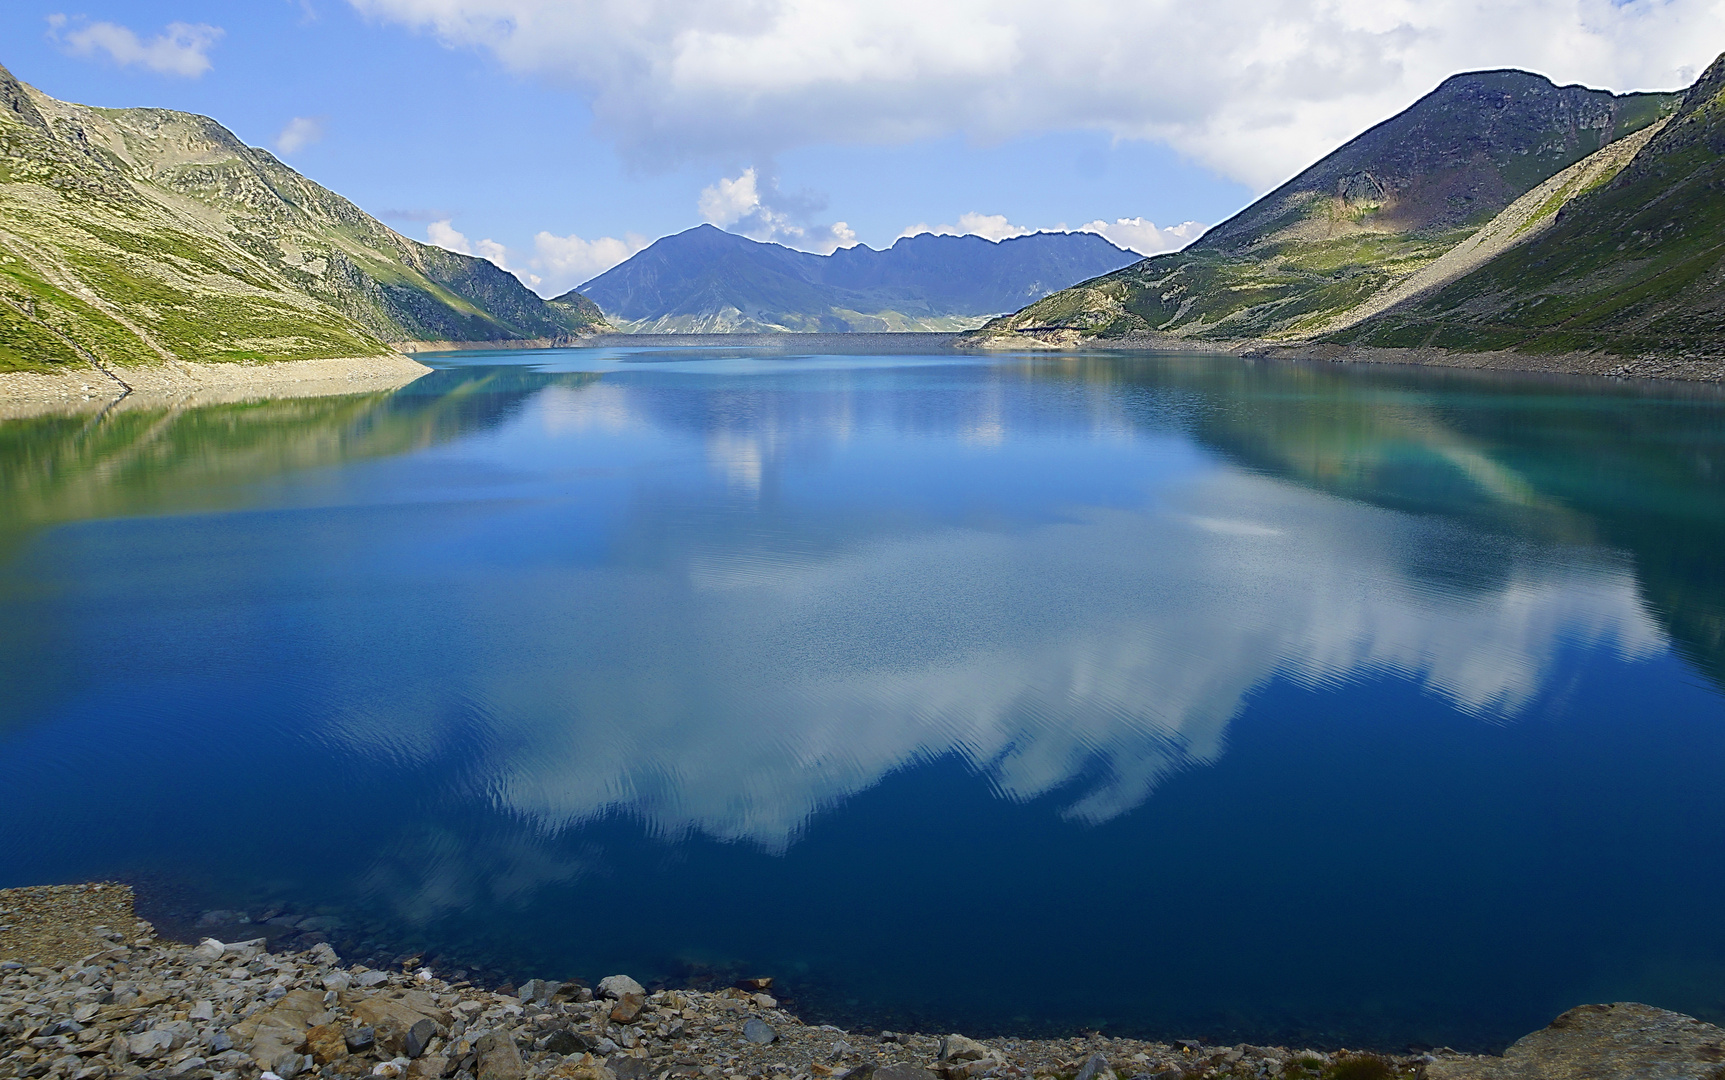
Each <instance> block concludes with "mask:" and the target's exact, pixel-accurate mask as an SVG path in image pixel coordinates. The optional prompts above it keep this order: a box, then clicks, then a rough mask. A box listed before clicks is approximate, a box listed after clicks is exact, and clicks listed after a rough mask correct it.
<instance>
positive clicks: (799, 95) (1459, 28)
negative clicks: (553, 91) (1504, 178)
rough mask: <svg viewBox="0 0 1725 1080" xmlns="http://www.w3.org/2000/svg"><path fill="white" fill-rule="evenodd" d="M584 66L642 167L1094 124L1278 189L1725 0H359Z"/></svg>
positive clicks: (1669, 81)
mask: <svg viewBox="0 0 1725 1080" xmlns="http://www.w3.org/2000/svg"><path fill="white" fill-rule="evenodd" d="M351 2H352V3H353V4H354V5H355V6H356V7H357V8H359V9H360V10H361V11H362V12H364V13H366V14H368V15H370V16H372V17H375V18H378V19H382V20H387V21H394V22H397V23H400V24H403V25H407V26H411V27H415V28H419V29H423V30H427V31H430V32H432V33H434V34H435V35H437V36H438V37H440V38H441V39H442V40H443V41H444V42H445V43H447V44H449V45H451V46H457V47H469V48H477V49H481V50H484V51H486V52H488V53H490V54H492V55H493V56H495V57H496V58H497V59H498V60H499V61H500V62H501V63H502V64H503V65H504V66H505V67H506V68H507V69H509V70H511V71H513V72H516V73H520V74H526V75H537V76H542V77H544V78H546V79H548V80H552V81H556V82H560V83H563V84H566V85H573V86H574V87H576V88H578V89H579V90H581V91H582V92H583V94H584V96H586V97H587V98H588V99H589V100H590V101H591V103H592V109H593V114H594V116H595V118H596V120H597V122H598V125H599V127H600V129H601V131H603V132H605V133H607V134H608V135H609V136H610V137H611V138H612V139H614V140H615V141H616V143H617V145H618V147H619V148H620V149H621V151H622V152H623V153H624V154H625V156H627V157H628V158H629V159H630V160H631V161H632V162H634V163H636V164H649V165H650V164H668V163H674V162H680V161H684V160H689V159H693V158H699V157H701V156H703V155H716V156H725V157H732V158H735V157H737V156H739V155H740V156H743V157H744V158H745V159H752V160H757V161H759V160H763V159H765V158H767V157H770V156H771V155H773V154H775V153H778V152H780V151H784V150H787V149H790V148H793V147H796V146H801V145H807V144H814V143H831V142H848V143H859V142H861V143H869V142H874V143H900V142H905V141H909V140H914V139H920V138H931V137H937V136H943V135H951V134H954V133H961V134H964V135H966V136H969V137H971V138H973V139H980V140H997V139H1006V138H1012V137H1015V136H1018V135H1022V134H1026V133H1031V132H1038V131H1049V130H1070V129H1083V130H1095V131H1102V132H1106V133H1109V134H1111V135H1113V136H1115V137H1117V138H1126V139H1151V140H1160V141H1164V142H1167V143H1169V144H1171V145H1172V146H1174V147H1176V148H1177V149H1179V150H1181V151H1182V152H1184V153H1186V154H1189V155H1190V156H1192V157H1193V158H1194V159H1196V160H1197V161H1199V162H1201V163H1203V164H1205V165H1208V166H1210V167H1212V168H1214V169H1217V170H1219V171H1220V172H1222V173H1224V174H1226V175H1228V176H1230V177H1233V178H1236V179H1238V180H1241V181H1243V182H1245V183H1247V184H1250V185H1252V186H1254V187H1257V188H1259V189H1263V188H1266V187H1269V186H1271V185H1273V184H1275V183H1277V182H1279V181H1281V180H1282V179H1284V178H1286V177H1287V176H1289V175H1291V174H1292V173H1293V172H1295V171H1297V170H1298V169H1299V168H1301V167H1303V166H1304V165H1306V164H1308V163H1310V162H1311V161H1312V160H1314V159H1315V158H1317V157H1318V156H1320V155H1321V154H1322V153H1324V152H1325V151H1327V150H1328V149H1329V148H1330V147H1332V146H1334V145H1335V144H1337V143H1339V142H1341V141H1342V140H1344V139H1347V138H1349V137H1351V136H1353V135H1355V134H1357V133H1358V132H1359V131H1361V130H1363V129H1364V128H1366V127H1368V126H1369V125H1371V124H1373V123H1375V122H1377V121H1378V120H1381V119H1383V118H1384V117H1386V116H1388V115H1390V114H1392V113H1394V112H1396V111H1397V110H1399V109H1401V108H1403V107H1405V106H1406V105H1407V104H1408V103H1409V102H1411V101H1412V100H1413V99H1415V98H1416V97H1418V96H1419V95H1421V94H1423V93H1425V92H1427V91H1428V90H1430V89H1431V88H1432V87H1433V86H1435V85H1436V84H1437V83H1438V82H1440V81H1441V80H1442V79H1443V78H1444V77H1446V76H1448V75H1450V74H1452V73H1454V72H1456V71H1463V70H1469V69H1478V68H1490V67H1521V68H1527V69H1531V70H1535V71H1541V72H1544V73H1546V74H1548V75H1550V76H1551V77H1552V78H1554V79H1556V80H1558V81H1559V82H1584V83H1588V84H1590V85H1594V86H1606V87H1612V88H1614V89H1619V90H1627V89H1632V88H1646V89H1654V88H1667V87H1673V86H1677V85H1680V84H1682V83H1683V82H1685V81H1686V80H1688V79H1690V78H1692V77H1693V76H1694V74H1695V73H1696V72H1697V71H1698V70H1700V69H1701V68H1702V67H1704V66H1705V65H1706V64H1708V63H1709V62H1710V61H1711V60H1712V59H1713V55H1714V53H1715V51H1716V50H1717V49H1718V48H1719V47H1720V45H1721V43H1725V6H1721V5H1719V4H1717V3H1715V2H1714V0H1629V2H1615V0H1510V2H1506V3H1495V4H1494V3H1482V2H1480V0H1381V2H1375V3H1365V2H1362V0H1215V2H1213V3H1207V4H1199V5H1191V4H1168V3H1142V2H1135V0H1072V2H1070V3H1065V4H1049V3H1046V2H1044V0H951V2H948V3H942V4H929V3H926V2H923V0H775V2H774V3H771V4H767V3H760V2H757V0H718V2H713V0H635V2H632V3H628V4H622V3H617V2H615V0H351Z"/></svg>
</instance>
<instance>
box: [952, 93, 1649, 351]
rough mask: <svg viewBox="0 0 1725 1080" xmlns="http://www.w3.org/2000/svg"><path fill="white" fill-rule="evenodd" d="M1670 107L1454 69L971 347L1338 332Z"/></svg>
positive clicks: (1515, 231)
mask: <svg viewBox="0 0 1725 1080" xmlns="http://www.w3.org/2000/svg"><path fill="white" fill-rule="evenodd" d="M1679 100H1680V95H1677V94H1645V93H1638V94H1613V93H1610V92H1608V91H1604V90H1591V89H1587V88H1585V87H1580V86H1555V85H1553V84H1552V83H1551V82H1550V81H1549V80H1547V79H1545V78H1544V77H1542V76H1539V75H1534V74H1531V73H1528V72H1524V71H1484V72H1474V73H1470V74H1464V75H1457V76H1454V77H1452V78H1450V79H1448V80H1446V81H1445V82H1444V83H1443V84H1442V85H1441V86H1439V87H1438V88H1437V89H1436V90H1434V91H1432V92H1431V93H1430V94H1428V95H1427V96H1426V97H1424V98H1422V99H1420V100H1419V101H1418V102H1415V103H1414V104H1413V105H1412V106H1411V107H1409V108H1408V109H1407V110H1406V111H1404V112H1402V113H1401V114H1399V115H1397V116H1394V117H1392V118H1390V119H1388V120H1386V121H1384V122H1383V123H1381V124H1379V125H1377V126H1376V127H1374V128H1372V129H1371V130H1369V131H1366V132H1364V133H1363V134H1361V135H1360V136H1358V137H1357V138H1355V139H1353V140H1350V141H1349V142H1348V143H1346V144H1345V145H1343V146H1342V147H1340V148H1339V149H1337V150H1336V151H1334V152H1333V153H1331V154H1329V155H1328V156H1326V157H1325V158H1323V159H1322V160H1321V161H1319V162H1317V163H1316V164H1314V165H1312V166H1311V167H1310V168H1308V169H1306V170H1305V171H1303V172H1301V173H1300V174H1299V175H1298V176H1296V177H1294V178H1293V179H1292V180H1290V181H1288V182H1287V183H1286V184H1284V185H1282V186H1281V187H1279V188H1277V189H1276V190H1275V191H1272V192H1270V193H1269V194H1268V195H1265V196H1264V197H1263V198H1262V199H1259V200H1258V201H1256V202H1254V203H1253V204H1252V205H1250V206H1248V207H1247V208H1246V209H1244V210H1242V211H1241V212H1240V213H1239V214H1237V215H1235V216H1234V217H1233V218H1231V219H1229V220H1228V221H1226V222H1223V223H1222V224H1221V225H1218V226H1217V227H1216V228H1214V229H1212V230H1210V231H1209V232H1208V233H1206V234H1205V235H1204V236H1203V237H1202V238H1200V239H1199V240H1198V241H1196V242H1195V243H1193V244H1192V245H1191V246H1190V247H1188V248H1186V249H1185V250H1183V251H1180V252H1177V253H1173V254H1168V255H1159V256H1156V257H1153V258H1150V259H1146V260H1144V261H1142V262H1139V263H1137V264H1135V265H1133V266H1130V267H1127V268H1125V269H1123V270H1120V271H1117V272H1115V273H1113V274H1109V275H1107V276H1104V277H1102V278H1098V279H1097V280H1095V281H1091V282H1086V283H1084V284H1083V285H1081V286H1078V287H1076V288H1072V289H1067V290H1065V291H1063V292H1059V293H1056V294H1054V295H1052V296H1049V297H1047V298H1046V299H1044V300H1041V301H1039V302H1037V303H1035V304H1032V305H1030V306H1028V307H1026V308H1025V309H1023V310H1021V311H1019V312H1017V313H1016V314H1014V315H1012V316H1009V317H1006V318H1002V319H999V320H995V321H994V322H991V323H989V324H988V325H987V326H986V327H985V328H984V329H983V331H981V333H980V334H979V335H978V339H977V341H976V343H977V344H980V345H984V346H988V347H1014V346H1022V345H1027V344H1028V345H1044V346H1049V345H1052V346H1056V347H1062V346H1071V345H1075V344H1079V343H1082V342H1085V341H1098V342H1101V343H1108V342H1115V343H1122V342H1127V341H1130V340H1132V339H1141V340H1142V341H1143V342H1144V343H1146V344H1162V345H1180V344H1182V343H1185V344H1188V345H1194V346H1195V345H1196V344H1197V343H1207V344H1208V345H1209V346H1210V347H1215V346H1217V345H1221V346H1224V347H1226V346H1232V345H1238V344H1240V343H1254V344H1257V345H1263V344H1267V343H1287V342H1309V341H1313V340H1317V339H1320V338H1323V337H1324V335H1330V334H1336V333H1340V332H1342V331H1343V330H1345V329H1347V328H1348V327H1352V326H1354V325H1356V324H1359V323H1362V322H1363V321H1364V320H1366V319H1368V318H1371V317H1373V316H1375V315H1378V314H1379V313H1381V312H1383V311H1385V310H1386V309H1389V308H1392V307H1394V306H1395V305H1398V304H1403V303H1406V302H1411V301H1413V300H1414V299H1416V298H1418V297H1422V296H1426V295H1428V294H1430V293H1431V292H1432V291H1433V290H1436V289H1440V288H1442V287H1444V286H1445V285H1447V284H1448V283H1450V282H1452V281H1455V280H1457V279H1458V278H1462V277H1464V276H1466V275H1467V274H1470V273H1472V272H1474V271H1476V270H1477V269H1478V268H1479V267H1481V266H1484V265H1487V264H1489V263H1491V262H1492V261H1493V260H1494V259H1497V258H1500V257H1501V256H1502V254H1503V253H1504V252H1506V251H1509V250H1512V249H1515V248H1517V247H1519V246H1521V245H1525V244H1528V243H1529V242H1530V241H1533V240H1534V239H1535V238H1537V237H1539V236H1540V235H1541V234H1542V233H1544V232H1545V231H1547V230H1548V229H1550V228H1551V227H1552V225H1553V224H1554V222H1555V221H1556V220H1557V217H1558V214H1559V213H1560V212H1569V211H1565V208H1566V207H1568V206H1569V205H1570V204H1571V203H1572V202H1573V201H1574V200H1576V199H1579V198H1582V197H1583V196H1585V195H1587V194H1588V193H1589V192H1591V191H1594V190H1595V189H1597V188H1599V187H1600V186H1601V185H1603V184H1608V183H1610V182H1611V181H1612V180H1613V179H1614V178H1615V177H1616V176H1617V175H1618V173H1619V172H1621V171H1622V170H1624V169H1625V168H1626V167H1627V166H1628V165H1629V163H1630V162H1631V161H1632V160H1637V155H1638V154H1639V153H1641V152H1642V151H1643V148H1644V147H1646V146H1647V145H1648V143H1649V140H1654V141H1657V139H1658V136H1657V135H1656V134H1655V133H1656V132H1657V131H1658V130H1659V129H1660V128H1661V127H1662V126H1663V125H1664V124H1666V122H1667V121H1668V120H1669V118H1670V115H1671V113H1672V112H1673V111H1674V110H1675V109H1676V108H1677V106H1678V104H1679ZM1573 212H1576V213H1579V212H1580V211H1579V208H1578V207H1577V208H1574V209H1573Z"/></svg>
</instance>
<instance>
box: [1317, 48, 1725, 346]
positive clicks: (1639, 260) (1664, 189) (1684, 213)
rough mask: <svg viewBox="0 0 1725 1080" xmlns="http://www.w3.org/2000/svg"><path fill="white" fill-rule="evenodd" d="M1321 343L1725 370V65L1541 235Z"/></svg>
mask: <svg viewBox="0 0 1725 1080" xmlns="http://www.w3.org/2000/svg"><path fill="white" fill-rule="evenodd" d="M1330 340H1333V341H1337V342H1342V343H1349V344H1362V345H1372V346H1382V347H1408V346H1413V347H1422V348H1433V347H1435V348H1443V349H1449V350H1456V351H1491V350H1503V349H1513V350H1520V351H1527V352H1532V353H1547V354H1550V353H1558V352H1569V351H1599V352H1603V353H1607V354H1612V355H1617V356H1625V357H1635V356H1642V357H1650V356H1666V357H1673V356H1676V357H1686V358H1711V359H1713V360H1725V56H1721V57H1720V58H1719V59H1718V60H1715V61H1714V63H1713V65H1712V66H1711V67H1710V68H1708V70H1707V71H1706V72H1705V73H1704V74H1703V75H1702V76H1701V78H1700V79H1699V80H1697V81H1696V82H1695V84H1694V85H1693V86H1691V87H1690V88H1689V90H1688V91H1687V92H1686V93H1685V94H1684V95H1683V99H1682V103H1681V104H1680V105H1679V107H1678V109H1677V111H1676V114H1675V115H1674V116H1673V117H1672V118H1671V120H1670V122H1669V123H1667V124H1666V125H1665V126H1664V127H1663V128H1661V129H1660V130H1659V132H1658V133H1657V134H1655V135H1654V136H1653V138H1652V139H1651V140H1649V141H1648V143H1647V145H1646V146H1645V147H1643V148H1642V149H1641V150H1640V151H1639V152H1638V153H1637V154H1636V155H1635V156H1634V158H1632V159H1631V160H1630V161H1629V162H1628V163H1627V164H1626V165H1625V166H1624V167H1623V169H1622V170H1621V171H1619V172H1618V173H1617V174H1616V175H1615V176H1614V177H1613V178H1611V179H1610V180H1609V182H1607V183H1603V184H1601V185H1599V186H1598V187H1595V188H1594V189H1593V190H1591V191H1589V192H1586V193H1584V194H1582V195H1580V196H1578V197H1577V198H1575V199H1574V200H1572V201H1571V202H1569V203H1568V204H1567V205H1566V206H1564V207H1563V208H1562V209H1561V210H1559V211H1558V212H1557V214H1556V220H1555V223H1554V224H1553V225H1552V227H1551V228H1550V229H1549V230H1547V231H1545V232H1544V233H1543V234H1541V235H1540V236H1538V237H1537V238H1535V239H1532V240H1530V241H1528V242H1527V243H1526V244H1523V245H1521V246H1519V247H1516V248H1514V249H1513V250H1510V251H1506V252H1504V253H1503V254H1501V255H1499V256H1497V257H1496V258H1495V259H1493V260H1492V261H1491V262H1489V263H1487V264H1486V265H1484V266H1482V267H1481V268H1479V269H1478V270H1476V271H1474V272H1473V273H1471V274H1469V275H1467V276H1465V277H1462V278H1460V279H1459V280H1457V281H1455V282H1453V283H1451V284H1449V285H1448V286H1447V287H1445V288H1443V289H1441V290H1438V291H1436V292H1433V293H1431V294H1430V295H1427V296H1425V297H1422V298H1419V299H1418V300H1416V301H1413V302H1410V303H1408V304H1404V305H1401V306H1399V307H1397V308H1392V309H1391V310H1389V311H1386V312H1384V313H1383V314H1381V315H1378V316H1376V317H1375V318H1373V319H1370V320H1367V321H1365V322H1362V323H1361V324H1359V325H1358V326H1357V327H1354V328H1352V329H1351V330H1348V331H1344V332H1342V333H1339V334H1336V335H1334V336H1333V337H1332V338H1331V339H1330Z"/></svg>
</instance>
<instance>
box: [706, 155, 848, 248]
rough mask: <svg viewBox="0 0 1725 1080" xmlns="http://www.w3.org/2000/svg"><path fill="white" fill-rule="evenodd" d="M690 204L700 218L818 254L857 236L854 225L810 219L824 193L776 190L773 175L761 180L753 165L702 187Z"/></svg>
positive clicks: (819, 207)
mask: <svg viewBox="0 0 1725 1080" xmlns="http://www.w3.org/2000/svg"><path fill="white" fill-rule="evenodd" d="M695 205H696V208H697V209H698V210H700V212H701V220H702V221H705V222H707V223H708V224H710V225H717V226H719V227H720V228H721V229H730V230H731V231H732V232H738V233H741V234H743V235H744V236H747V237H749V238H750V239H753V240H763V241H768V242H771V243H776V244H784V245H785V246H786V247H794V248H799V249H801V250H803V251H814V252H818V253H819V254H822V255H831V254H832V253H833V252H834V251H836V250H837V249H839V248H842V247H850V246H851V245H853V244H855V243H856V242H857V234H856V231H855V230H854V229H852V228H851V227H850V226H849V225H848V224H846V223H845V222H842V221H835V222H832V223H831V224H815V223H814V222H813V220H812V219H813V217H814V215H815V214H817V213H819V212H820V211H822V210H824V209H826V200H825V199H822V198H820V197H818V196H815V195H810V194H808V193H806V192H805V193H802V194H796V195H793V194H790V193H787V192H783V191H780V190H779V185H778V181H777V180H775V179H774V178H772V177H771V176H768V177H767V178H766V179H765V180H763V179H762V178H761V176H760V173H759V171H758V170H757V169H755V168H754V167H753V166H751V167H749V168H747V169H744V170H743V171H742V172H741V173H739V174H738V175H736V176H734V177H720V178H719V179H718V180H717V181H715V182H714V183H713V184H711V185H710V186H708V187H706V188H704V189H702V191H701V196H700V198H699V199H697V200H696V203H695Z"/></svg>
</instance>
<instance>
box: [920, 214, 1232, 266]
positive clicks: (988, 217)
mask: <svg viewBox="0 0 1725 1080" xmlns="http://www.w3.org/2000/svg"><path fill="white" fill-rule="evenodd" d="M1206 228H1208V226H1206V225H1203V224H1201V223H1199V222H1196V221H1186V222H1182V223H1181V224H1179V225H1170V226H1169V227H1168V228H1166V229H1160V228H1157V227H1156V224H1155V222H1152V221H1150V220H1148V219H1147V218H1141V217H1133V218H1117V219H1115V220H1114V221H1112V222H1108V221H1103V220H1101V219H1097V220H1096V221H1091V222H1086V223H1085V224H1083V225H1080V226H1078V227H1077V228H1076V229H1069V228H1068V227H1067V226H1066V225H1065V224H1064V223H1062V224H1059V225H1052V226H1049V227H1048V228H1046V229H1031V228H1027V227H1026V226H1023V225H1014V224H1013V223H1012V222H1010V221H1008V220H1007V219H1006V215H1005V214H978V213H976V212H974V211H972V212H970V213H965V214H960V215H959V216H958V224H956V225H930V224H928V223H927V222H919V223H917V224H915V225H912V226H911V227H910V228H908V229H906V230H904V231H903V232H901V233H899V236H901V237H904V236H918V235H920V234H922V233H934V234H935V235H937V236H981V237H985V238H986V239H989V240H997V241H998V240H1008V239H1011V238H1012V237H1014V236H1029V235H1030V234H1031V233H1034V232H1089V233H1096V234H1097V235H1099V236H1102V237H1103V238H1105V239H1106V240H1108V241H1109V242H1110V243H1112V244H1114V245H1116V246H1118V247H1123V248H1125V249H1126V250H1128V251H1135V252H1137V253H1138V254H1140V255H1155V254H1158V253H1160V252H1164V251H1176V250H1178V249H1180V248H1183V247H1185V246H1186V245H1187V244H1190V243H1191V242H1192V241H1194V240H1196V239H1198V237H1200V236H1202V235H1203V234H1204V230H1205V229H1206Z"/></svg>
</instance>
